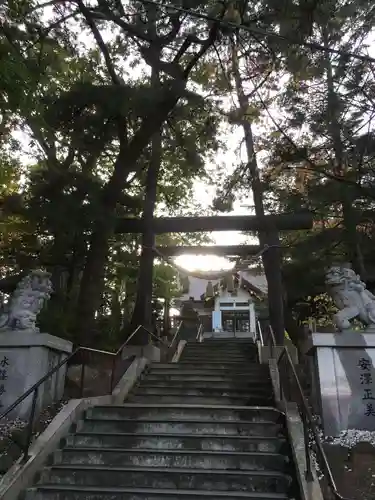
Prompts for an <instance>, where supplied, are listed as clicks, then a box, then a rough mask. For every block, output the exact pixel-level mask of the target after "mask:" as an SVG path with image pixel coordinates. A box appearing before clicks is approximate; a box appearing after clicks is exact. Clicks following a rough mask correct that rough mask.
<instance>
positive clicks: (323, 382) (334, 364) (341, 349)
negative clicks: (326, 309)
mask: <svg viewBox="0 0 375 500" xmlns="http://www.w3.org/2000/svg"><path fill="white" fill-rule="evenodd" d="M309 354H311V355H312V356H313V359H314V363H313V366H314V372H315V373H314V376H313V384H314V385H315V387H313V393H314V394H315V396H316V397H317V399H318V403H319V406H320V411H321V415H322V420H323V428H324V433H325V435H326V436H335V437H336V436H338V435H339V434H340V432H341V431H343V430H347V429H358V430H369V431H375V335H374V334H373V333H366V332H362V333H361V332H355V331H344V332H342V333H340V334H337V333H313V334H312V336H311V342H310V346H309Z"/></svg>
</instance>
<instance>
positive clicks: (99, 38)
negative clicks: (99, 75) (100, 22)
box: [77, 0, 123, 85]
mask: <svg viewBox="0 0 375 500" xmlns="http://www.w3.org/2000/svg"><path fill="white" fill-rule="evenodd" d="M77 4H78V7H79V9H80V11H81V12H82V14H83V15H84V17H85V19H86V22H87V24H88V25H89V27H90V29H91V32H92V34H93V35H94V38H95V40H96V43H97V44H98V47H99V49H100V50H101V53H102V54H103V57H104V60H105V64H106V66H107V70H108V73H109V75H110V77H111V79H112V82H113V83H114V84H115V85H121V84H122V83H123V82H122V81H121V78H119V76H118V75H117V73H116V70H115V67H114V65H113V63H112V59H111V56H110V54H109V50H108V47H107V46H106V44H105V43H104V40H103V37H102V35H101V34H100V31H99V29H98V27H97V26H96V24H95V23H94V21H93V19H92V17H91V15H90V11H89V10H88V9H87V8H86V7H85V5H84V3H83V1H82V0H77Z"/></svg>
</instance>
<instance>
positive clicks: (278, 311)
mask: <svg viewBox="0 0 375 500" xmlns="http://www.w3.org/2000/svg"><path fill="white" fill-rule="evenodd" d="M232 70H233V74H234V80H235V86H236V92H237V97H238V102H239V105H240V109H241V115H242V128H243V131H244V136H245V145H246V152H247V158H248V172H249V183H250V185H251V189H252V193H253V198H254V206H255V215H256V216H257V217H261V216H263V215H264V205H263V188H262V183H261V181H260V177H259V169H258V164H257V160H256V156H255V151H254V140H253V132H252V128H251V124H250V123H249V121H248V120H247V119H246V117H245V114H246V113H247V110H248V107H249V101H248V98H247V97H246V94H245V92H244V89H243V84H242V79H241V74H240V69H239V63H238V56H237V47H236V45H235V44H234V43H233V45H232ZM258 235H259V241H260V245H261V247H264V245H266V244H268V245H270V246H271V245H278V241H279V239H278V236H277V235H275V234H269V233H268V232H262V231H259V233H258ZM262 261H263V266H264V271H265V274H266V278H267V283H268V303H269V313H270V322H271V325H272V328H273V330H274V333H275V336H276V341H277V343H278V344H280V345H282V344H283V343H284V313H283V286H282V276H281V252H280V249H278V248H276V247H274V248H272V249H270V250H268V251H266V252H265V253H264V254H263V255H262Z"/></svg>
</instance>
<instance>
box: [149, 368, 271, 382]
mask: <svg viewBox="0 0 375 500" xmlns="http://www.w3.org/2000/svg"><path fill="white" fill-rule="evenodd" d="M145 379H147V380H148V381H151V380H179V381H181V382H184V381H193V380H196V381H198V382H199V381H203V380H204V381H206V382H209V381H212V382H228V379H230V380H232V381H234V380H239V381H241V380H250V381H251V380H257V379H256V377H255V376H254V377H253V376H251V375H250V376H249V375H247V374H238V375H237V374H236V375H233V376H231V375H230V374H225V373H222V374H218V375H214V374H213V375H211V374H207V375H205V374H200V373H199V372H198V373H197V372H195V371H194V372H193V371H191V372H181V373H180V372H179V371H178V370H176V371H173V372H172V371H171V372H170V373H162V372H160V371H159V372H153V373H147V374H145V376H144V377H143V380H145ZM268 379H269V378H268Z"/></svg>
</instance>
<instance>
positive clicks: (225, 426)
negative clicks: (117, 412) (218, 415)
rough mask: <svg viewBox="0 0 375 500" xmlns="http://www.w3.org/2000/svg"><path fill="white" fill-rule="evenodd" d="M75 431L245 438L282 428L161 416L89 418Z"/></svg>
mask: <svg viewBox="0 0 375 500" xmlns="http://www.w3.org/2000/svg"><path fill="white" fill-rule="evenodd" d="M77 432H97V433H101V434H104V433H129V434H130V433H132V434H138V433H139V434H150V435H153V434H155V435H156V434H168V435H169V434H174V435H176V436H178V435H180V434H194V435H196V436H207V435H217V436H222V435H225V436H228V437H231V436H246V437H247V436H249V437H260V436H269V437H283V436H284V433H285V430H284V426H283V425H282V424H277V423H275V422H254V421H246V420H244V421H240V422H237V421H235V420H227V421H225V420H221V421H212V422H207V420H203V421H200V420H198V419H192V420H187V419H185V420H183V421H178V420H173V419H172V420H168V419H165V420H164V421H163V420H160V419H154V420H153V419H150V418H148V419H137V420H134V419H132V418H130V419H121V420H118V419H114V420H111V419H109V418H105V419H89V420H81V421H79V422H78V423H77Z"/></svg>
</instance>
